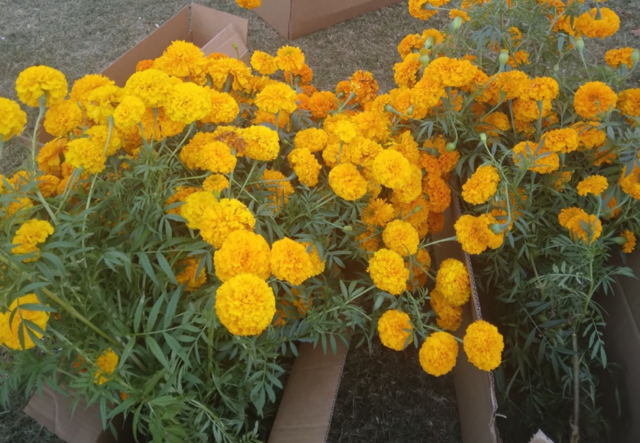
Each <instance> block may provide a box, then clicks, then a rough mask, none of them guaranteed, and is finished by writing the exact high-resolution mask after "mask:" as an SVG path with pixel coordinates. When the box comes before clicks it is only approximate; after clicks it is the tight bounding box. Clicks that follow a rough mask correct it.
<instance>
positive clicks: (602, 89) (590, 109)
mask: <svg viewBox="0 0 640 443" xmlns="http://www.w3.org/2000/svg"><path fill="white" fill-rule="evenodd" d="M617 101H618V96H617V95H616V93H615V92H613V89H611V88H610V87H609V86H608V85H606V84H605V83H602V82H588V83H585V84H584V85H582V86H580V87H579V88H578V90H577V91H576V95H575V97H574V99H573V107H574V108H575V110H576V112H577V113H578V114H579V115H580V117H582V118H585V119H600V117H601V116H602V115H603V114H606V113H607V112H609V111H611V110H613V109H615V107H616V102H617Z"/></svg>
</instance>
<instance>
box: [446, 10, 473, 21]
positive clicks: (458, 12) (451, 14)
mask: <svg viewBox="0 0 640 443" xmlns="http://www.w3.org/2000/svg"><path fill="white" fill-rule="evenodd" d="M456 17H460V18H461V19H462V22H463V23H464V22H468V21H471V17H469V14H467V13H466V12H465V11H463V10H461V9H452V10H451V11H449V18H450V19H452V20H453V19H455V18H456Z"/></svg>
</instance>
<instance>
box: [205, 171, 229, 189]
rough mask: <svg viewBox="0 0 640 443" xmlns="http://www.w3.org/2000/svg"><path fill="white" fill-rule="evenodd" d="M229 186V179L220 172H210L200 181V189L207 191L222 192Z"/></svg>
mask: <svg viewBox="0 0 640 443" xmlns="http://www.w3.org/2000/svg"><path fill="white" fill-rule="evenodd" d="M228 187H229V179H227V177H225V176H224V175H222V174H211V175H210V176H209V177H207V178H206V179H205V181H204V182H203V183H202V189H204V190H205V191H209V192H218V193H220V192H222V191H224V190H225V189H227V188H228Z"/></svg>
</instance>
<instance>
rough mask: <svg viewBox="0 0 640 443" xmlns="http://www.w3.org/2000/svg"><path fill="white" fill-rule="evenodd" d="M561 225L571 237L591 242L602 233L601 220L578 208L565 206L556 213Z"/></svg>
mask: <svg viewBox="0 0 640 443" xmlns="http://www.w3.org/2000/svg"><path fill="white" fill-rule="evenodd" d="M558 221H559V223H560V225H561V226H563V227H564V228H566V229H568V230H569V233H570V234H571V238H572V239H574V240H581V241H583V242H587V243H593V242H594V241H596V240H597V239H598V237H600V234H602V222H601V221H600V220H599V219H598V218H597V217H596V216H595V215H589V214H587V213H586V212H584V211H583V210H582V209H580V208H565V209H563V210H562V211H560V214H558Z"/></svg>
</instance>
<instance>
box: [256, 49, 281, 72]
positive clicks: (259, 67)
mask: <svg viewBox="0 0 640 443" xmlns="http://www.w3.org/2000/svg"><path fill="white" fill-rule="evenodd" d="M251 66H252V67H253V69H255V70H256V71H258V73H259V74H261V75H271V74H275V73H276V71H277V70H278V64H277V63H276V59H275V58H274V57H272V56H271V55H269V54H267V53H266V52H262V51H253V55H252V56H251Z"/></svg>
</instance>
